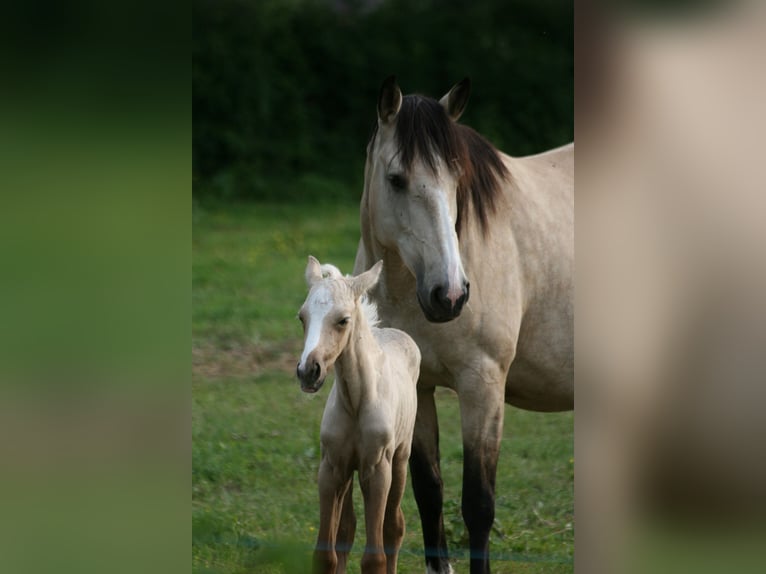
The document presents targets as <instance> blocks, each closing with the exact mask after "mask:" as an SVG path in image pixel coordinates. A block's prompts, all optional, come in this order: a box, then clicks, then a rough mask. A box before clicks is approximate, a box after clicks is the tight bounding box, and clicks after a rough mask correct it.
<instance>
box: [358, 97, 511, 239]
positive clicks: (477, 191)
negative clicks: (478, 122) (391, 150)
mask: <svg viewBox="0 0 766 574" xmlns="http://www.w3.org/2000/svg"><path fill="white" fill-rule="evenodd" d="M376 135H377V123H376V124H375V128H374V130H373V134H372V137H371V138H370V141H372V140H374V139H375V136H376ZM395 138H396V146H397V150H398V154H399V159H400V161H401V163H402V167H403V168H404V169H405V170H407V171H409V169H410V167H411V166H412V162H413V161H414V159H415V156H417V157H419V158H420V159H421V160H422V161H423V163H424V164H425V165H426V166H428V168H429V169H430V170H431V171H432V172H433V173H434V174H435V173H436V171H437V166H438V158H440V157H441V158H443V160H444V161H445V162H446V164H447V166H448V167H449V169H450V171H451V172H452V173H453V174H454V175H455V176H456V177H457V178H458V186H457V221H456V222H455V229H456V231H457V233H458V235H460V231H461V229H462V226H463V221H464V219H465V217H467V214H468V210H469V209H470V208H472V209H473V214H474V217H476V219H477V220H478V222H479V226H480V228H481V230H482V232H483V233H484V234H485V235H486V234H487V228H488V222H489V216H490V215H491V214H493V213H494V212H495V210H496V209H497V199H498V197H499V196H500V194H501V185H502V183H503V180H506V179H508V178H510V173H509V172H508V169H507V168H506V167H505V164H504V163H503V161H502V159H501V158H500V153H499V152H498V151H497V149H496V148H495V147H494V146H493V145H492V144H491V143H489V142H488V141H487V140H486V139H485V138H484V137H482V136H481V135H480V134H479V133H477V132H476V131H474V130H473V129H471V128H469V127H468V126H464V125H462V124H458V123H456V122H454V121H452V119H450V117H449V116H448V115H447V112H446V110H445V109H444V107H443V106H442V105H441V104H440V103H439V102H437V101H436V100H434V99H432V98H428V97H425V96H421V95H414V94H413V95H407V96H404V97H403V98H402V106H401V108H400V110H399V113H398V114H397V119H396V135H395Z"/></svg>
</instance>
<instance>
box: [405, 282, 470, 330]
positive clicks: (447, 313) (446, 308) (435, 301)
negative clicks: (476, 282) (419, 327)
mask: <svg viewBox="0 0 766 574" xmlns="http://www.w3.org/2000/svg"><path fill="white" fill-rule="evenodd" d="M470 287H471V284H470V283H468V281H466V282H465V283H464V284H463V289H462V291H461V293H460V295H459V296H457V297H456V298H455V297H454V296H453V297H450V296H449V292H448V290H447V288H446V287H445V286H443V285H436V286H435V287H433V288H432V289H431V291H430V292H428V294H427V295H425V296H423V294H422V293H421V290H420V289H418V292H417V296H418V303H420V308H421V309H422V310H423V314H424V315H425V316H426V319H428V320H429V321H430V322H432V323H446V322H447V321H452V319H456V318H457V317H458V316H459V315H460V313H461V312H462V311H463V307H464V306H465V304H466V302H467V301H468V297H469V295H470Z"/></svg>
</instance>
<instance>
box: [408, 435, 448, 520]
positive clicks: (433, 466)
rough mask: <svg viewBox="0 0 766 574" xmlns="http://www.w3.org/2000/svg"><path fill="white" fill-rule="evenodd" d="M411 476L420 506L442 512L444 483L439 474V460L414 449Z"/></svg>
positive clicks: (411, 460)
mask: <svg viewBox="0 0 766 574" xmlns="http://www.w3.org/2000/svg"><path fill="white" fill-rule="evenodd" d="M410 476H411V477H412V489H413V491H414V493H415V497H416V498H417V500H418V504H423V505H425V506H426V507H428V508H434V509H439V510H440V509H441V505H442V496H443V494H442V493H443V490H444V483H443V482H442V477H441V473H440V472H439V461H438V458H437V459H436V460H432V459H431V458H430V457H429V456H427V455H426V454H425V453H423V452H421V451H419V450H415V449H413V450H412V453H411V454H410Z"/></svg>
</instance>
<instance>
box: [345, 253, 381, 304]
mask: <svg viewBox="0 0 766 574" xmlns="http://www.w3.org/2000/svg"><path fill="white" fill-rule="evenodd" d="M381 269H383V260H382V259H381V260H380V261H378V262H377V263H376V264H375V265H373V266H372V267H370V269H368V270H367V271H365V272H364V273H362V274H360V275H357V276H356V277H352V278H351V279H350V282H351V290H352V291H353V292H354V297H361V296H362V295H363V294H364V293H367V291H369V290H370V289H372V287H373V286H374V285H375V284H376V283H377V282H378V279H379V278H380V271H381Z"/></svg>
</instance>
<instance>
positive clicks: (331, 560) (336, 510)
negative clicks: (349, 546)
mask: <svg viewBox="0 0 766 574" xmlns="http://www.w3.org/2000/svg"><path fill="white" fill-rule="evenodd" d="M340 476H341V473H340V472H339V471H338V469H335V468H334V467H333V466H332V464H331V463H330V461H329V460H328V458H327V457H326V456H324V455H323V456H322V462H321V463H320V464H319V534H318V536H317V543H316V547H315V549H314V567H313V573H314V574H335V573H336V571H337V567H338V556H337V554H336V552H335V541H336V536H337V533H338V521H339V520H340V511H341V504H342V502H343V494H344V493H345V489H346V488H348V484H349V481H348V480H347V479H346V480H342V479H340V478H339V477H340Z"/></svg>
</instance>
